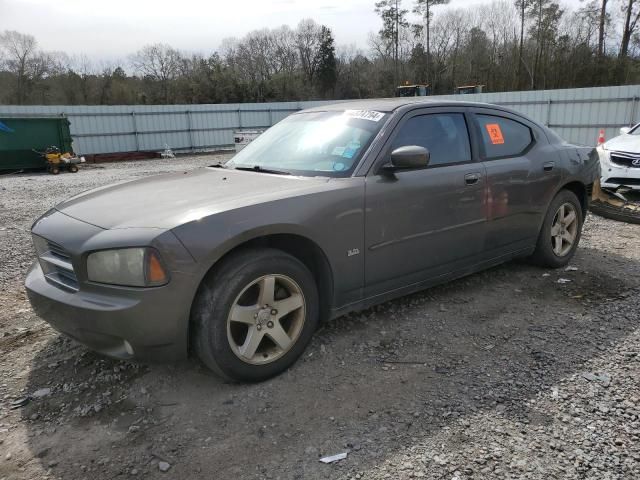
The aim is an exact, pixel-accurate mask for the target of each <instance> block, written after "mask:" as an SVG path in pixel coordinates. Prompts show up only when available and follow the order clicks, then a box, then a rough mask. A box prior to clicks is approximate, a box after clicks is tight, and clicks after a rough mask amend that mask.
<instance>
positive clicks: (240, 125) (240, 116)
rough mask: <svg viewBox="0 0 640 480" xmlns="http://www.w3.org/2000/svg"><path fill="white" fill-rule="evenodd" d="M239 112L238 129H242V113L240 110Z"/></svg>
mask: <svg viewBox="0 0 640 480" xmlns="http://www.w3.org/2000/svg"><path fill="white" fill-rule="evenodd" d="M237 112H238V128H242V113H241V112H240V109H239V108H238V110H237Z"/></svg>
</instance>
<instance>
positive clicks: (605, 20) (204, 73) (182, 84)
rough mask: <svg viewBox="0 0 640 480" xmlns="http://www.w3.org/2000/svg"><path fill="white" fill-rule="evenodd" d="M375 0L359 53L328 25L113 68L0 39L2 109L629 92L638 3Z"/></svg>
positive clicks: (638, 35)
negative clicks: (374, 26)
mask: <svg viewBox="0 0 640 480" xmlns="http://www.w3.org/2000/svg"><path fill="white" fill-rule="evenodd" d="M446 3H448V0H404V1H403V0H378V1H377V2H376V3H375V4H374V5H372V8H373V9H374V10H375V12H377V14H378V15H379V16H380V18H381V20H382V28H381V29H380V30H379V31H378V32H375V33H373V32H372V33H370V34H369V38H368V39H367V47H366V48H359V47H357V46H355V45H346V46H345V45H339V46H336V43H335V40H334V36H333V32H332V30H331V28H330V27H329V26H327V25H320V24H318V23H317V22H315V21H314V20H311V19H306V20H302V21H301V22H300V23H299V24H298V25H297V26H296V27H295V28H291V27H289V26H286V25H283V26H281V27H278V28H273V29H262V30H255V31H252V32H249V33H248V34H246V35H245V36H244V37H242V38H229V39H226V40H224V41H223V42H222V43H221V45H220V46H219V48H218V49H217V50H215V51H213V52H212V53H210V54H200V53H187V52H183V51H179V50H178V49H175V48H173V47H172V46H170V45H166V44H154V45H147V46H144V47H142V48H141V49H140V50H139V51H137V52H135V53H133V54H132V55H130V56H129V57H128V58H126V59H123V60H122V61H119V62H96V61H94V60H92V59H90V58H88V57H87V56H86V55H78V56H69V55H67V54H65V53H64V52H50V51H46V50H43V49H41V48H40V46H39V45H38V42H37V40H36V38H35V37H33V36H32V35H28V34H24V33H20V32H16V31H10V30H7V31H4V32H2V33H0V103H3V104H18V105H29V104H44V105H46V104H69V105H79V104H86V105H93V104H95V105H117V104H172V103H193V104H195V103H230V102H267V101H287V100H309V99H346V98H369V97H388V96H393V95H394V93H395V88H396V86H398V85H401V84H405V83H412V84H413V83H420V84H429V85H430V86H431V91H432V92H433V93H436V94H439V93H452V92H453V91H454V89H455V88H456V87H458V86H461V85H467V84H474V85H475V84H482V85H484V89H485V91H510V90H536V89H554V88H571V87H588V86H603V85H621V84H632V83H638V82H639V81H640V61H639V60H640V58H639V53H640V29H639V27H638V20H639V19H640V0H582V2H581V4H580V6H579V8H575V9H569V8H566V7H563V6H562V5H561V4H559V3H557V2H556V1H554V0H515V2H514V3H510V2H508V1H507V0H496V1H494V2H493V3H487V4H482V5H478V6H475V7H473V8H457V9H454V8H449V7H445V6H444V4H446Z"/></svg>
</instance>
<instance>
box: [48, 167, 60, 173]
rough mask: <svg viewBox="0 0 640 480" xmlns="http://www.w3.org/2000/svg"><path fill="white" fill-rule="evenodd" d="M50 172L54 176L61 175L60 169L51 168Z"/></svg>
mask: <svg viewBox="0 0 640 480" xmlns="http://www.w3.org/2000/svg"><path fill="white" fill-rule="evenodd" d="M49 171H50V172H51V174H52V175H58V174H59V173H60V169H59V168H58V167H51V170H49Z"/></svg>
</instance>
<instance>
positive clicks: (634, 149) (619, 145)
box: [604, 135, 640, 153]
mask: <svg viewBox="0 0 640 480" xmlns="http://www.w3.org/2000/svg"><path fill="white" fill-rule="evenodd" d="M604 147H605V148H606V149H607V150H617V151H620V152H629V153H640V135H619V136H617V137H614V138H612V139H611V140H609V141H608V142H606V143H605V144H604Z"/></svg>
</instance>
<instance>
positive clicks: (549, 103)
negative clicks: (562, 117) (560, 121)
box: [545, 99, 551, 127]
mask: <svg viewBox="0 0 640 480" xmlns="http://www.w3.org/2000/svg"><path fill="white" fill-rule="evenodd" d="M550 123H551V99H549V100H547V123H546V124H545V126H547V127H548V126H549V124H550Z"/></svg>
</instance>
